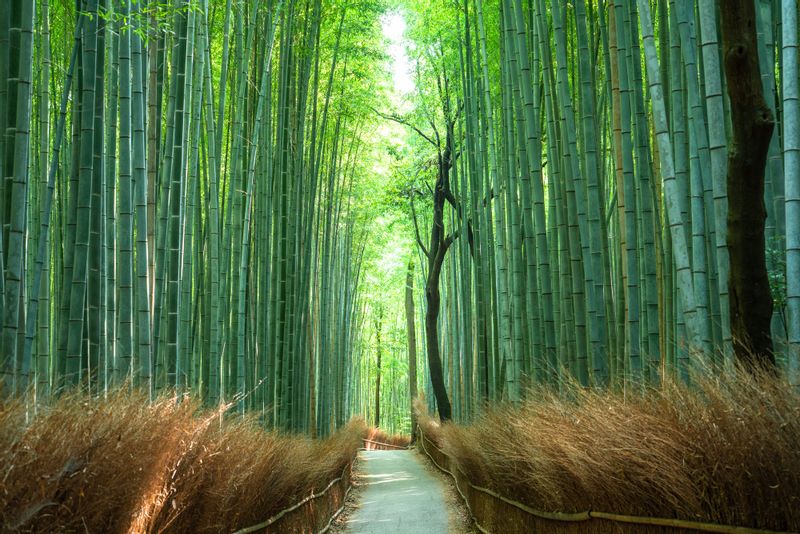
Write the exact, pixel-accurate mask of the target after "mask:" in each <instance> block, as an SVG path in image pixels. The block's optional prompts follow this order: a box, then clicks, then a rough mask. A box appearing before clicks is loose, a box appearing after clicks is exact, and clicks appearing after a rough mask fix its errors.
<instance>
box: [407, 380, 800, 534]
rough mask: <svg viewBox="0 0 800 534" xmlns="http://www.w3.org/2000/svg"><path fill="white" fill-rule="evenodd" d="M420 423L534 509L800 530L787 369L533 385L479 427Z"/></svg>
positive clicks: (798, 426)
mask: <svg viewBox="0 0 800 534" xmlns="http://www.w3.org/2000/svg"><path fill="white" fill-rule="evenodd" d="M417 406H418V407H421V404H419V403H418V404H417ZM420 426H421V428H422V430H423V432H424V433H425V434H426V437H429V438H430V439H431V440H432V441H434V442H436V443H437V445H438V446H440V447H441V448H442V449H443V450H444V451H445V453H446V454H448V455H449V456H451V457H452V458H454V459H455V460H456V462H457V464H458V465H459V467H460V469H461V470H462V471H463V472H464V473H465V474H466V475H467V477H468V478H469V479H470V480H471V482H472V483H473V484H476V485H479V486H484V487H489V488H491V489H493V490H495V491H496V492H498V493H500V494H502V495H504V496H506V497H508V498H511V499H513V500H516V501H519V502H522V503H524V504H526V505H528V506H530V507H532V508H534V509H538V510H543V511H559V512H579V511H586V510H593V511H603V512H609V513H616V514H626V515H635V516H650V517H664V518H680V519H687V520H694V521H704V522H710V523H717V524H727V525H738V526H747V527H753V528H763V529H773V530H781V531H793V532H794V531H800V394H798V392H797V391H796V390H793V389H792V388H791V386H789V385H788V384H787V383H786V382H785V381H781V380H778V379H774V378H768V377H758V378H753V377H752V376H750V375H747V374H739V375H737V376H735V377H733V378H723V379H716V378H703V379H699V380H697V381H695V384H694V386H692V387H691V388H688V387H686V386H682V385H676V384H666V385H663V386H661V387H660V388H658V389H652V390H649V391H647V392H645V393H644V394H641V395H631V394H630V393H628V395H627V396H623V395H622V394H620V393H611V392H602V391H596V390H591V389H582V388H579V387H574V386H573V387H571V388H568V391H566V392H562V393H561V394H555V393H553V392H550V391H546V390H532V391H530V392H529V394H528V396H527V400H526V401H525V402H523V403H522V404H521V405H519V406H505V407H501V408H495V409H490V410H488V411H486V412H485V413H484V414H483V415H482V416H481V417H480V418H479V419H477V420H476V421H475V422H474V423H472V424H470V425H468V426H459V425H454V424H446V425H443V426H439V425H438V424H437V423H436V422H435V421H434V420H432V419H431V417H430V416H428V415H426V414H424V413H421V414H420Z"/></svg>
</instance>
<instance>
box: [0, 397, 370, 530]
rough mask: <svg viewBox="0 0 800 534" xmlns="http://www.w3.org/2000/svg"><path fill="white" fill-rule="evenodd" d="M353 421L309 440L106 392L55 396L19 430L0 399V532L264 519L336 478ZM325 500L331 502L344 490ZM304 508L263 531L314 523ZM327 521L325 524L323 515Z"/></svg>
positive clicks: (313, 511)
mask: <svg viewBox="0 0 800 534" xmlns="http://www.w3.org/2000/svg"><path fill="white" fill-rule="evenodd" d="M365 433H366V426H365V424H364V422H363V421H361V420H357V421H354V422H351V423H350V424H349V425H348V426H347V427H346V428H345V429H343V430H342V431H340V432H338V433H336V434H335V435H333V436H332V437H331V438H329V439H327V440H322V441H312V440H309V439H305V438H300V437H294V436H283V435H279V434H276V433H270V432H265V431H264V430H262V429H261V428H259V427H258V425H257V423H256V422H255V421H254V420H252V419H242V418H238V417H228V418H227V419H226V421H225V422H224V423H221V422H220V417H219V413H208V412H202V411H201V410H199V409H198V406H197V405H196V404H194V403H193V402H191V401H182V402H180V403H178V402H176V399H174V398H161V399H159V400H157V401H156V402H155V403H153V404H150V403H148V402H147V399H146V398H144V397H141V396H137V395H131V394H127V393H122V392H117V393H114V394H112V395H111V396H110V397H109V398H108V399H107V400H104V401H94V400H92V399H89V398H87V397H86V396H83V395H80V394H72V395H66V396H64V397H62V398H61V399H60V400H58V401H57V402H55V403H54V404H53V405H52V406H49V407H47V408H45V409H43V410H41V412H40V413H39V414H38V415H37V416H36V417H35V418H34V420H33V421H32V422H30V423H27V422H26V420H25V407H24V406H23V405H22V404H21V403H18V402H8V403H5V404H0V526H1V527H2V530H3V531H9V532H54V531H65V532H77V531H80V532H107V533H114V532H130V533H144V532H176V533H182V532H187V533H188V532H192V533H194V532H198V533H201V532H233V531H235V530H237V529H241V528H245V527H248V526H250V525H253V524H257V523H259V522H263V521H264V520H265V519H267V518H269V517H271V516H273V515H275V514H276V513H278V512H279V511H281V510H284V509H286V508H288V507H290V506H292V505H293V504H295V503H297V502H298V501H301V500H303V499H304V498H305V497H307V496H309V495H310V494H311V493H312V492H319V491H320V490H322V489H323V488H325V487H326V486H327V485H328V484H329V482H330V481H331V480H333V479H334V478H336V477H339V476H341V475H342V473H343V472H344V473H345V476H349V473H348V470H347V469H345V468H346V466H348V465H349V464H350V463H351V461H352V459H353V457H354V456H355V453H356V451H357V449H358V447H359V446H360V445H361V440H362V437H363V436H364V435H365ZM334 490H336V491H332V492H331V494H332V495H331V497H330V498H329V499H328V501H331V502H333V503H334V504H337V505H338V504H339V503H340V501H342V500H343V499H344V495H343V493H344V492H343V489H342V488H338V487H337V488H334ZM329 508H330V503H327V501H326V503H321V502H319V501H312V502H309V504H308V505H307V506H304V507H302V509H298V510H297V511H296V512H294V513H292V514H287V515H286V517H285V518H282V520H281V521H280V523H276V524H275V526H274V531H280V532H292V531H297V532H300V531H309V530H310V529H311V526H310V525H312V524H313V525H314V526H315V527H316V526H317V525H319V524H321V525H325V524H326V522H327V520H328V519H329V517H330V514H331V513H332V511H331V510H330V509H329ZM326 516H327V517H326Z"/></svg>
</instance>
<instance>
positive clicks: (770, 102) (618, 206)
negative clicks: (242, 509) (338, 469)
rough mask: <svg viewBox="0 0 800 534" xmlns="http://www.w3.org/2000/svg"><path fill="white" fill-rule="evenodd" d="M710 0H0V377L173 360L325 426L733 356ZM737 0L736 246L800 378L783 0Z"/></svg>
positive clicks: (48, 377) (789, 0)
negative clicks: (748, 216)
mask: <svg viewBox="0 0 800 534" xmlns="http://www.w3.org/2000/svg"><path fill="white" fill-rule="evenodd" d="M723 4H724V3H723V2H715V1H714V0H697V1H696V2H688V1H683V0H637V1H636V2H634V1H632V0H589V1H587V0H576V1H574V2H558V1H555V0H550V1H548V0H433V1H422V0H385V1H384V0H269V1H264V2H248V1H245V0H169V1H163V0H162V1H157V0H146V1H145V0H136V1H134V0H76V1H75V2H51V1H50V0H35V1H32V0H9V1H6V2H2V3H0V167H2V171H3V174H2V180H0V199H2V201H1V202H0V222H1V223H2V233H0V239H1V240H2V242H1V243H0V247H1V249H2V255H0V261H2V272H3V276H2V278H0V283H1V284H2V286H0V293H1V294H2V299H0V302H1V303H2V304H0V306H2V308H0V317H2V321H3V323H2V324H3V335H2V339H1V340H0V342H1V343H2V349H0V367H2V388H3V394H4V395H15V394H16V395H22V394H23V393H25V392H27V393H29V394H30V395H33V396H34V398H35V399H36V400H37V401H39V402H44V401H46V400H47V399H48V398H49V397H50V396H51V395H54V394H56V393H57V392H59V391H61V390H63V389H64V388H67V387H73V386H76V385H80V386H81V387H84V388H86V389H87V390H89V391H91V392H93V393H96V394H101V393H103V392H105V391H107V390H108V389H109V388H112V387H118V386H120V385H123V386H130V387H140V388H145V389H146V390H147V391H149V392H150V394H151V395H154V394H156V393H157V392H159V391H162V390H175V391H177V392H179V393H181V394H182V393H188V394H193V395H197V396H199V397H200V398H202V399H203V400H204V402H205V403H206V404H207V405H209V406H215V405H217V404H219V403H230V402H233V403H235V404H236V406H237V408H238V409H239V410H240V411H242V412H244V411H246V410H254V411H257V412H258V413H260V414H261V417H262V418H263V421H264V423H265V424H266V425H268V426H272V427H276V428H284V429H290V430H295V431H305V432H309V433H312V434H317V435H326V434H327V433H329V432H330V430H331V429H333V428H334V427H337V426H339V425H341V424H342V423H344V422H345V421H346V420H347V419H348V418H349V417H350V415H351V414H353V413H363V414H365V415H366V414H369V418H370V420H372V418H373V416H374V418H375V420H378V419H379V418H380V412H383V414H384V418H383V420H384V421H385V423H383V422H382V425H384V424H385V425H386V426H388V427H389V428H391V429H392V430H395V429H397V430H402V429H403V428H406V429H408V426H407V425H408V424H409V423H410V420H409V418H408V417H407V415H409V414H408V412H409V410H408V408H407V407H408V404H407V403H408V402H409V398H408V394H409V392H411V394H412V395H413V392H415V391H416V388H417V382H418V381H419V385H420V386H422V388H423V389H424V391H425V392H426V394H427V398H428V399H429V402H431V403H433V402H435V403H436V405H437V406H438V408H439V412H440V414H441V415H442V416H443V418H445V419H447V418H449V417H453V418H455V419H457V420H467V419H469V418H471V417H472V416H473V414H475V413H476V412H477V410H479V409H480V408H481V406H483V405H484V404H486V403H487V402H496V401H500V400H510V401H516V400H519V399H521V398H522V397H523V396H524V395H525V394H526V391H528V386H531V385H535V384H542V385H548V386H552V387H558V386H559V385H560V384H564V383H565V382H569V381H571V382H576V383H578V384H580V385H582V386H592V387H598V388H606V387H608V388H617V389H625V390H626V391H628V390H631V391H633V390H639V389H641V388H642V387H644V386H647V385H653V386H655V385H657V384H659V383H660V382H661V381H662V380H664V379H665V378H674V379H678V380H689V379H690V377H691V375H692V373H695V372H705V373H724V372H728V371H729V370H731V369H732V367H733V366H734V362H735V358H734V353H735V346H736V345H735V342H736V341H737V340H736V339H734V335H733V333H732V321H733V322H735V320H736V318H735V317H734V318H732V317H731V313H730V309H731V307H730V299H731V294H730V291H729V288H728V280H729V275H730V273H731V258H730V255H729V247H728V242H729V240H728V237H729V236H728V212H729V199H732V198H734V195H730V194H729V193H731V192H730V191H728V189H727V176H728V173H729V170H730V169H729V165H728V162H729V159H730V157H731V156H732V155H734V156H735V155H737V152H736V150H740V151H741V147H739V148H736V147H733V145H732V144H731V140H732V139H733V129H734V125H733V118H732V112H731V109H732V102H731V100H730V99H729V97H728V95H729V88H730V80H728V78H727V76H726V64H725V58H726V55H725V49H724V47H723V43H722V41H723V33H722V30H723V20H722V19H723V18H724V17H723V16H722V13H721V12H720V8H721V7H724V6H723ZM753 4H754V7H755V11H754V13H755V17H756V28H757V48H758V51H757V54H758V60H759V61H758V65H759V69H760V72H759V74H760V81H761V89H762V91H763V94H764V96H765V100H766V105H767V106H768V107H769V114H770V115H771V116H772V118H774V122H775V129H774V133H773V134H772V136H771V137H770V138H769V146H768V153H767V159H766V166H765V172H766V175H765V188H764V189H765V190H764V198H763V205H764V209H765V213H766V236H765V243H764V247H761V244H760V242H757V241H756V242H754V243H753V247H754V250H753V256H757V257H761V253H762V252H763V253H764V258H765V261H766V266H767V269H768V273H769V279H768V283H769V288H761V289H762V291H761V292H762V293H763V294H766V292H767V290H769V292H770V293H771V296H772V307H773V313H772V316H771V327H770V330H771V332H770V333H771V337H772V343H773V347H774V354H775V356H776V359H777V362H778V365H779V367H780V368H781V369H783V370H784V371H785V372H786V373H787V374H788V376H789V378H790V380H792V381H793V383H795V384H798V383H800V370H799V369H798V365H799V361H800V355H799V354H800V174H799V173H800V138H798V135H800V134H799V133H798V132H800V107H798V106H800V104H798V102H800V100H798V80H799V79H800V74H799V73H798V55H797V50H798V48H797V45H798V35H797V31H798V30H797V4H796V2H795V1H794V0H754V2H753ZM387 13H399V14H401V15H402V17H403V18H404V19H405V20H406V21H407V23H408V32H407V35H406V40H407V45H408V46H407V49H408V50H407V52H408V54H409V55H410V59H411V62H412V64H413V68H412V70H413V74H414V82H415V89H414V90H413V91H412V92H411V93H408V94H406V95H405V96H404V97H403V98H404V102H402V105H399V106H396V105H395V104H396V103H397V98H394V97H393V98H389V96H390V94H389V93H391V91H389V90H387V89H386V83H387V82H386V80H387V78H388V76H387V74H386V72H384V71H385V70H386V69H387V67H388V64H387V57H386V52H385V42H384V39H383V38H382V36H381V20H382V17H385V16H386V14H387ZM383 20H384V21H385V19H383ZM395 97H396V95H395ZM389 123H392V124H395V126H397V127H398V128H400V131H401V132H403V133H402V135H403V136H404V140H403V141H402V143H401V145H402V146H400V147H399V148H398V146H396V144H395V143H394V141H387V139H386V138H385V137H386V136H385V135H383V134H380V133H379V129H380V128H384V127H385V126H386V124H389ZM390 137H391V136H390ZM376 162H377V163H376ZM381 169H383V170H381ZM387 169H388V170H387ZM733 193H740V192H739V191H735V192H733ZM739 197H741V195H739ZM760 200H761V199H758V198H752V199H749V201H750V203H751V204H752V206H753V209H754V210H755V209H756V208H758V205H759V204H760ZM745 201H747V199H746V198H745ZM732 206H733V205H732ZM737 206H739V205H738V204H737ZM745 207H747V206H745ZM731 209H733V207H732V208H731ZM736 209H741V208H740V207H737V208H736ZM387 221H388V222H387ZM379 227H380V228H379ZM393 232H401V233H403V238H402V239H397V238H396V236H395V237H389V236H390V234H392V233H393ZM382 247H384V248H385V247H389V248H393V249H396V250H394V252H393V254H395V258H394V259H395V260H396V261H394V263H392V265H393V267H391V268H389V267H385V266H384V267H385V268H386V269H389V270H392V272H391V273H390V274H386V275H385V276H384V275H380V276H379V275H376V274H375V269H376V265H377V264H378V263H379V261H378V260H377V259H376V258H378V257H379V256H380V255H381V252H380V251H381V250H382ZM762 248H763V250H762ZM409 262H410V263H409ZM735 266H736V265H734V267H735ZM390 286H391V287H392V288H393V289H390ZM406 287H410V288H413V289H410V290H408V291H406ZM417 331H419V332H420V334H419V335H417ZM423 333H424V334H423ZM409 342H410V345H409ZM418 345H419V348H420V349H423V350H420V351H419V353H420V354H427V355H428V358H427V359H428V365H424V366H423V365H421V366H420V373H419V376H417V375H416V371H412V369H416V353H417V348H418ZM408 353H411V354H412V355H414V356H413V360H412V361H407V355H408ZM404 359H405V360H404ZM381 378H383V384H384V390H385V391H384V393H383V395H381V392H380V386H379V384H381ZM449 405H452V410H451V409H450V408H449Z"/></svg>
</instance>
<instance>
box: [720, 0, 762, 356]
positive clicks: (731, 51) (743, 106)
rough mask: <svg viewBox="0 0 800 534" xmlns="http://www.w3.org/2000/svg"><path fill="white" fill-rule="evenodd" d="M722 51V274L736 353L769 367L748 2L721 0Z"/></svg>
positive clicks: (756, 80) (758, 128) (757, 87)
mask: <svg viewBox="0 0 800 534" xmlns="http://www.w3.org/2000/svg"><path fill="white" fill-rule="evenodd" d="M721 14H722V48H723V57H724V61H725V76H726V79H727V82H728V85H727V86H728V95H729V96H730V101H731V122H732V126H733V139H732V140H731V146H730V151H729V156H728V175H727V185H728V219H727V220H728V251H729V254H730V275H729V278H728V283H729V293H730V310H731V334H732V336H733V346H734V351H735V354H736V358H737V360H738V361H739V363H741V364H742V365H743V366H745V367H746V368H749V369H753V368H756V367H764V368H770V369H772V368H774V367H775V355H774V354H773V348H772V336H771V333H770V321H771V320H772V297H771V295H770V289H769V279H768V275H767V266H766V255H765V237H764V235H765V234H764V230H765V220H766V218H767V211H766V206H765V204H764V200H763V199H764V168H765V166H766V162H767V152H768V150H769V143H770V139H771V137H772V132H773V129H774V127H775V119H774V117H773V114H772V111H771V110H770V108H769V106H768V105H767V102H766V100H765V99H764V92H763V87H762V85H761V73H760V70H759V63H758V48H757V39H756V13H755V3H754V2H753V1H752V0H731V1H730V2H726V4H725V7H724V9H722V10H721Z"/></svg>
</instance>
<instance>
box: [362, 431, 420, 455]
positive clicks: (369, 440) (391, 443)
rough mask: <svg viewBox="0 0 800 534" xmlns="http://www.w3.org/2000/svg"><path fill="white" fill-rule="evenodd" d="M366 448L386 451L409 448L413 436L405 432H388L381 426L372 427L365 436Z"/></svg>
mask: <svg viewBox="0 0 800 534" xmlns="http://www.w3.org/2000/svg"><path fill="white" fill-rule="evenodd" d="M363 441H364V448H365V449H367V450H368V451H384V450H398V449H407V448H408V446H409V445H410V444H411V436H406V435H403V434H387V433H386V432H384V431H383V430H381V429H380V428H376V427H374V426H373V427H370V428H369V429H368V430H367V435H366V436H365V437H364V440H363Z"/></svg>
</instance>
